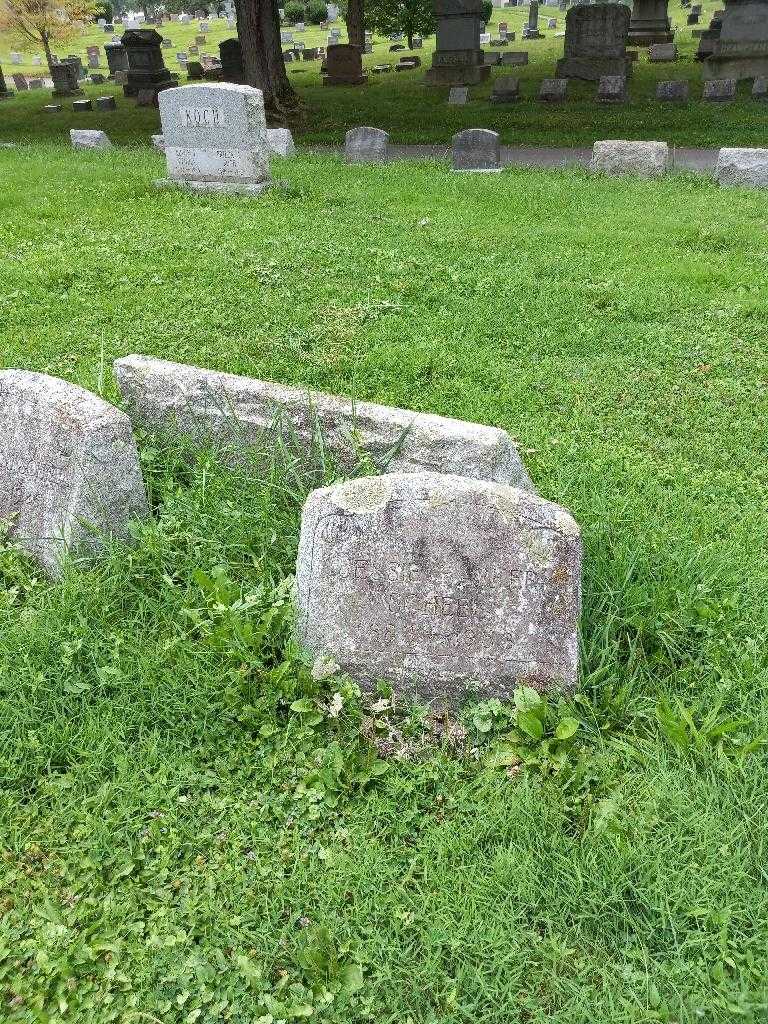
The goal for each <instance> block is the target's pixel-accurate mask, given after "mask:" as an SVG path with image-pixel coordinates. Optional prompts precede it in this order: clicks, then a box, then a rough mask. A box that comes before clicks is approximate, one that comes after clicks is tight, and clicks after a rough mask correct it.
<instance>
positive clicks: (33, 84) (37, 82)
mask: <svg viewBox="0 0 768 1024" xmlns="http://www.w3.org/2000/svg"><path fill="white" fill-rule="evenodd" d="M29 88H30V89H32V90H34V89H42V88H43V80H42V78H30V79H29Z"/></svg>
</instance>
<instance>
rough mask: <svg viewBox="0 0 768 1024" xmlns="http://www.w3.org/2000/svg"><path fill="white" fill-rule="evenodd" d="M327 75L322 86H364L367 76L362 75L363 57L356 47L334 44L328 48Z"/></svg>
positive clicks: (346, 44)
mask: <svg viewBox="0 0 768 1024" xmlns="http://www.w3.org/2000/svg"><path fill="white" fill-rule="evenodd" d="M326 71H327V74H325V75H324V76H323V85H365V83H366V82H367V81H368V75H366V74H364V73H363V56H362V53H361V51H360V48H359V47H358V46H352V45H351V44H350V43H335V44H332V45H330V46H329V47H328V53H327V57H326Z"/></svg>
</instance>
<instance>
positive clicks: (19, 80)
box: [11, 71, 29, 92]
mask: <svg viewBox="0 0 768 1024" xmlns="http://www.w3.org/2000/svg"><path fill="white" fill-rule="evenodd" d="M11 78H12V80H13V84H14V86H15V87H16V91H17V92H26V91H27V90H28V89H29V82H28V81H27V76H26V75H22V74H20V72H18V71H14V72H13V74H12V75H11Z"/></svg>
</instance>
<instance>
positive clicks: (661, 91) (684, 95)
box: [656, 81, 690, 103]
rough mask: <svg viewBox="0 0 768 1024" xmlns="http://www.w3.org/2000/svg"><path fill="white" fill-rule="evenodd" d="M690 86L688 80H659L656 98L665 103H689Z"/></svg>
mask: <svg viewBox="0 0 768 1024" xmlns="http://www.w3.org/2000/svg"><path fill="white" fill-rule="evenodd" d="M689 95H690V88H689V85H688V82H687V81H672V82H659V84H658V85H657V86H656V99H657V100H661V101H662V102H665V103H687V102H688V97H689Z"/></svg>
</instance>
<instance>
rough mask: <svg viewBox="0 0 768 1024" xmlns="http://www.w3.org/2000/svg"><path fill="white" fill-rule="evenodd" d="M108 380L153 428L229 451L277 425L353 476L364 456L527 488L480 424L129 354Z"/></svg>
mask: <svg viewBox="0 0 768 1024" xmlns="http://www.w3.org/2000/svg"><path fill="white" fill-rule="evenodd" d="M115 375H116V377H117V382H118V385H119V387H120V391H121V393H122V395H123V398H124V400H125V401H126V403H127V404H128V406H129V408H130V411H131V415H132V416H133V417H134V418H135V419H136V420H137V421H138V422H139V423H141V424H143V425H144V426H147V427H150V428H158V427H164V426H167V425H168V424H171V425H172V426H174V427H175V429H177V430H179V431H181V433H183V434H185V435H187V436H190V437H193V438H197V439H199V440H202V441H208V440H210V439H211V438H213V439H217V440H219V441H220V443H221V444H222V445H223V446H225V447H227V448H234V449H235V450H237V449H239V448H242V447H245V448H249V447H252V446H259V445H263V443H264V437H265V431H268V430H270V429H271V428H273V427H274V426H275V424H276V422H277V423H278V424H280V425H282V424H284V425H285V426H286V427H287V428H288V432H289V435H290V437H292V438H296V439H297V440H298V441H299V442H301V443H302V444H303V445H305V446H310V445H311V444H313V443H314V442H316V440H317V431H318V430H319V431H320V432H321V435H322V439H323V443H324V444H325V446H326V447H327V449H328V450H329V451H330V452H332V453H333V456H334V458H335V459H336V460H337V462H338V464H339V465H340V467H341V468H342V469H343V470H345V471H351V470H353V469H354V467H355V466H356V465H357V463H358V461H359V459H360V456H361V452H362V453H364V454H365V457H366V458H367V459H369V460H370V461H371V462H372V464H373V465H374V466H375V467H377V468H378V469H379V471H383V470H387V471H389V472H393V473H412V472H418V471H420V470H425V469H427V470H434V471H435V472H440V473H457V474H459V475H461V476H467V477H476V478H478V479H482V480H496V481H499V482H501V483H505V484H511V485H513V486H515V487H522V488H526V489H531V490H532V489H533V484H532V483H531V480H530V477H529V476H528V473H527V472H526V469H525V467H524V466H523V463H522V461H521V459H520V455H519V454H518V451H517V447H516V446H515V442H514V441H513V440H512V438H511V437H510V436H509V434H508V433H507V432H506V431H504V430H499V429H498V428H497V427H486V426H482V425H480V424H478V423H466V422H464V421H462V420H454V419H449V418H446V417H444V416H434V415H431V414H429V413H418V412H412V411H408V410H405V409H394V408H391V407H389V406H384V405H374V404H372V403H371V402H354V401H352V400H351V399H348V398H339V397H336V396H333V395H326V394H322V393H319V392H309V391H305V390H302V389H301V388H295V387H285V386H281V385H279V384H273V383H270V382H269V381H263V380H254V379H252V378H250V377H238V376H235V375H234V374H231V373H217V372H215V371H213V370H202V369H199V368H198V367H196V366H185V365H181V364H178V363H170V362H166V361H165V360H163V359H153V358H151V357H150V356H139V355H132V356H126V357H125V358H123V359H118V360H117V362H116V363H115Z"/></svg>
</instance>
